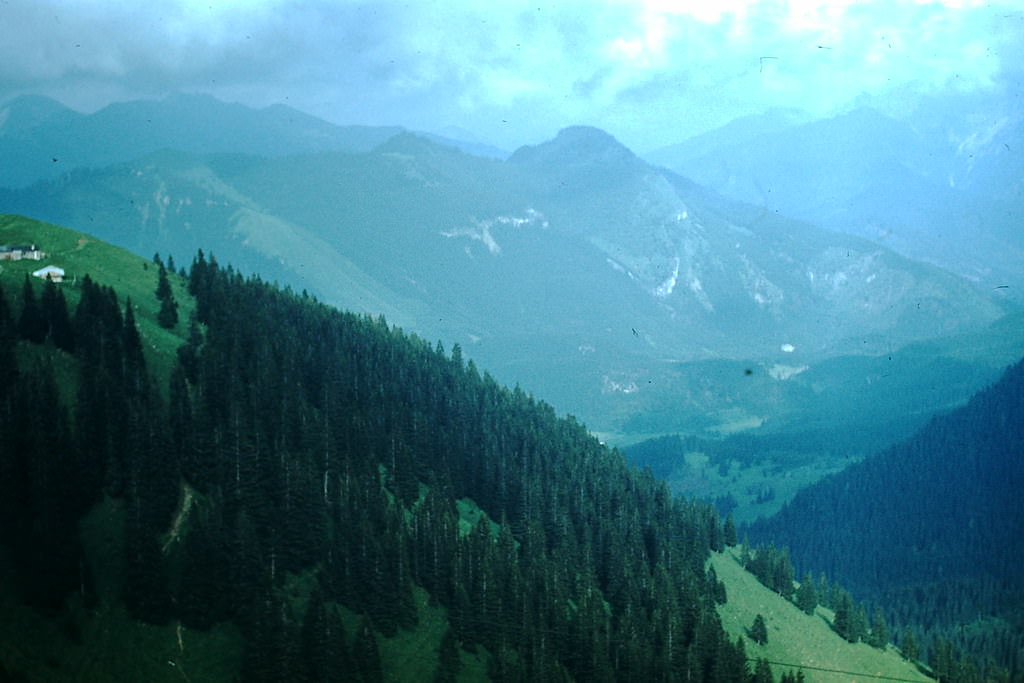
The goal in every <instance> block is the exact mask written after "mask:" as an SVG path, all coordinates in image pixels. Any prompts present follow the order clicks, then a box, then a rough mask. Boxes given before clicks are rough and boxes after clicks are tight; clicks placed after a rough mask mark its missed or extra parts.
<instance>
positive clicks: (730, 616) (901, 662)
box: [710, 548, 934, 683]
mask: <svg viewBox="0 0 1024 683" xmlns="http://www.w3.org/2000/svg"><path fill="white" fill-rule="evenodd" d="M738 552H739V551H738V549H736V548H729V549H727V550H725V551H724V552H721V553H712V555H711V559H710V565H711V566H712V567H714V569H715V573H716V574H717V575H718V578H719V580H721V581H722V582H723V583H724V584H725V590H726V595H727V596H728V601H727V602H726V603H725V604H723V605H719V607H718V613H719V615H720V616H721V619H722V626H723V627H724V628H725V630H726V632H727V633H729V635H730V636H732V637H733V638H737V637H739V636H743V637H744V641H745V643H744V644H745V645H746V651H747V656H748V657H750V658H751V659H759V658H764V659H767V660H768V661H769V662H770V663H772V669H773V670H774V671H775V674H776V677H778V676H779V675H781V674H782V673H783V672H785V671H788V670H797V669H802V670H803V672H804V675H805V676H806V677H807V680H808V681H820V682H821V683H832V682H835V683H840V682H843V683H849V681H865V682H868V681H873V680H879V681H884V680H890V681H893V680H895V681H931V680H934V679H932V678H929V677H928V676H926V675H924V674H922V673H921V672H920V671H919V670H918V668H917V667H916V666H915V665H914V664H912V663H910V662H908V661H907V660H905V659H903V657H902V656H901V655H900V654H899V651H898V650H896V649H895V648H894V647H893V646H892V645H890V646H888V647H887V648H886V649H885V650H879V649H877V648H874V647H871V646H870V645H868V644H867V643H863V642H860V643H849V642H847V641H846V640H844V639H843V638H841V637H840V636H839V635H838V634H837V633H836V632H835V631H833V630H832V626H831V620H832V618H833V616H834V615H833V613H832V611H831V610H828V609H826V608H824V607H821V606H818V608H817V609H816V611H815V613H814V614H812V615H809V614H805V613H803V612H801V611H800V610H799V609H798V608H797V606H796V605H794V604H793V603H792V602H790V601H789V600H786V599H784V598H783V597H782V596H780V595H779V594H778V593H775V592H774V591H772V590H770V589H769V588H767V587H766V586H764V585H763V584H762V583H761V582H760V581H758V580H757V578H756V577H755V576H754V575H753V574H751V573H750V572H748V571H747V570H745V569H744V568H743V567H742V566H741V565H740V563H739V561H738V560H737V554H738ZM758 614H760V615H761V616H762V617H763V618H764V620H765V624H766V625H767V627H768V640H767V642H766V643H765V644H764V645H759V644H757V643H755V642H754V641H753V640H752V639H751V638H750V636H749V635H748V633H747V630H748V629H749V628H750V626H751V624H753V623H754V619H755V617H756V616H757V615H758Z"/></svg>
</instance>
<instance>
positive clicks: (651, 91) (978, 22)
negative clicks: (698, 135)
mask: <svg viewBox="0 0 1024 683" xmlns="http://www.w3.org/2000/svg"><path fill="white" fill-rule="evenodd" d="M1022 16H1024V14H1022V13H1021V10H1020V8H1015V7H1014V6H1013V4H1007V5H996V4H992V3H979V2H976V1H969V0H955V1H953V0H947V1H946V2H892V1H891V0H871V1H868V2H863V1H860V0H857V1H855V0H830V1H828V2H823V1H821V0H763V1H760V2H745V1H742V0H720V1H718V2H706V1H705V0H647V1H646V2H635V1H627V0H612V1H608V2H599V3H598V2H591V1H586V2H584V1H583V0H568V1H565V2H556V3H551V2H542V1H541V0H534V2H530V3H525V2H500V3H494V2H490V1H485V0H450V1H449V2H447V3H444V4H435V3H426V2H414V3H407V4H403V3H399V2H397V1H396V0H388V1H379V2H369V3H357V2H350V1H347V0H346V1H331V0H314V1H312V2H302V3H298V2H293V1H290V0H287V1H286V0H281V1H273V2H269V1H268V2H256V1H253V0H218V1H217V2H210V1H209V0H203V1H202V2H200V1H198V0H151V2H147V3H133V2H110V1H108V0H103V1H101V0H79V1H74V2H73V1H72V0H40V1H38V2H33V3H27V2H22V3H11V2H8V3H0V25H3V26H5V27H6V28H8V30H7V31H6V32H5V40H4V41H2V42H0V100H2V99H6V98H7V97H10V96H12V95H14V94H18V93H21V92H30V91H31V92H42V93H49V94H59V95H61V96H62V97H64V98H66V99H67V100H68V101H69V103H70V104H72V105H79V106H89V105H92V106H99V105H100V104H103V103H104V102H105V101H106V100H108V99H110V98H113V97H132V96H154V95H159V94H161V93H163V92H167V91H171V90H184V91H203V92H210V93H212V94H215V95H219V96H222V97H229V98H233V99H238V100H240V101H243V102H246V103H248V104H253V105H265V104H270V103H272V102H277V101H287V102H288V103H290V104H293V105H294V106H297V107H299V108H305V109H308V110H311V111H312V113H315V114H318V115H321V116H325V117H328V118H332V119H334V120H337V121H339V122H359V123H375V122H376V123H404V124H406V125H410V126H414V127H425V128H430V127H441V126H444V125H450V124H454V125H460V126H462V127H465V128H470V129H475V130H477V131H479V132H481V133H483V134H484V135H485V136H489V137H491V138H494V139H497V140H498V141H499V142H500V143H502V144H506V145H509V146H512V145H515V144H518V143H522V142H535V141H537V140H538V139H540V138H541V137H546V136H548V135H550V134H551V133H553V132H554V131H555V130H557V129H558V128H560V127H562V126H565V125H570V124H574V123H592V124H595V125H599V126H602V127H606V128H609V129H610V130H611V131H612V132H613V133H615V134H616V135H617V136H618V137H620V139H622V140H623V141H624V142H626V143H627V144H630V145H632V146H638V147H644V146H651V145H653V144H656V143H668V142H672V141H673V140H672V138H673V137H674V138H675V139H680V138H682V137H685V136H686V135H688V134H692V133H694V132H697V131H699V130H701V129H703V128H707V127H710V126H713V125H720V124H722V123H724V122H725V121H727V120H729V119H730V118H733V117H735V116H738V115H743V114H747V113H753V112H756V111H760V110H763V109H764V108H767V107H771V106H793V107H801V108H805V109H808V110H811V111H813V112H818V113H824V112H827V111H828V110H829V109H831V108H833V107H836V106H839V105H842V104H843V103H844V102H847V101H849V100H851V99H853V98H855V97H857V96H858V95H859V94H860V93H862V92H868V93H873V94H882V93H884V92H885V91H887V90H889V89H897V88H904V87H908V86H910V87H913V88H917V89H923V90H927V89H929V88H948V87H957V88H960V89H971V88H979V87H988V86H990V85H991V84H993V83H995V82H997V81H999V79H1000V78H1001V76H1002V73H1003V71H1004V69H1005V68H1007V67H1008V66H1010V67H1014V66H1015V64H1016V63H1017V61H1018V59H1019V58H1020V57H1021V55H1020V52H1021V48H1020V47H1019V46H1020V45H1021V44H1022V43H1024V40H1022V39H1021V38H1022V34H1024V21H1022V19H1021V17H1022ZM769 57H770V58H772V59H763V58H769Z"/></svg>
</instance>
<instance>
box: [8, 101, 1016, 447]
mask: <svg viewBox="0 0 1024 683" xmlns="http://www.w3.org/2000/svg"><path fill="white" fill-rule="evenodd" d="M182 102H183V100H180V99H175V98H172V99H171V100H169V101H167V102H164V103H148V104H146V103H143V104H138V105H132V106H129V105H124V106H123V107H114V108H112V109H113V111H112V112H107V113H106V114H104V116H101V117H98V118H94V119H92V120H93V124H90V125H99V122H102V121H109V120H114V119H117V120H122V119H124V118H125V117H128V118H130V116H129V114H130V113H131V112H136V113H138V112H141V111H144V110H146V108H147V107H156V108H157V109H159V108H160V107H161V106H164V107H167V108H168V111H169V112H173V111H175V110H176V107H178V106H180V105H181V103H182ZM204 107H213V103H211V102H209V101H207V100H205V99H201V100H200V101H199V102H198V110H199V111H203V108H204ZM216 108H217V109H218V111H222V112H227V113H231V112H235V113H234V114H232V116H233V117H234V118H232V116H228V117H227V118H225V119H224V123H223V124H222V125H225V126H226V125H228V122H230V121H231V120H234V119H244V118H245V117H249V118H257V119H259V120H260V121H267V120H271V123H267V124H266V126H267V128H266V130H268V131H271V130H275V128H274V126H275V125H277V124H274V123H273V120H276V119H275V116H277V114H274V112H270V111H268V110H261V111H259V112H252V111H249V112H248V113H245V114H244V116H243V115H242V112H240V111H239V109H238V107H237V105H230V106H227V105H218V107H216ZM275 111H276V112H278V114H279V113H280V111H283V110H275ZM97 116H98V115H97ZM225 116H227V114H225ZM168 118H170V114H168V113H161V114H160V115H155V114H154V115H153V116H151V117H150V120H165V119H168ZM300 118H301V117H300ZM136 123H138V122H136ZM254 125H255V124H254ZM261 125H263V124H261ZM300 130H314V131H315V130H317V128H316V126H315V125H313V124H310V125H309V127H307V128H301V129H300ZM371 132H372V133H373V134H374V135H378V134H380V135H383V133H382V132H381V131H380V130H377V129H374V130H373V131H371ZM104 135H107V136H110V135H113V132H111V131H107V132H106V133H104ZM315 139H316V136H315V135H314V134H313V133H309V135H307V136H306V137H303V138H302V139H301V140H299V141H297V142H294V144H295V145H296V146H300V143H301V144H309V145H313V142H310V140H315ZM168 140H169V141H173V136H171V137H170V138H168ZM227 140H228V139H227V138H225V141H224V144H227ZM243 142H244V141H243ZM363 142H364V143H365V144H367V145H368V144H370V142H371V141H370V140H369V139H364V140H363ZM169 144H170V143H168V145H169ZM232 144H236V146H239V147H244V145H243V143H242V142H238V143H232ZM282 144H283V143H282ZM289 144H292V143H289ZM168 145H165V146H168ZM0 206H3V207H4V210H6V211H11V212H17V213H22V214H26V215H31V216H36V217H39V218H43V219H46V220H49V221H52V222H57V223H62V224H65V225H70V226H73V227H75V228H78V229H82V230H91V231H93V232H95V233H97V234H98V235H100V236H101V237H102V238H104V239H108V240H110V241H112V242H115V243H117V244H120V245H124V246H126V247H129V248H131V249H132V250H133V251H135V252H136V253H139V254H143V255H151V254H152V253H154V252H160V253H162V254H165V255H167V254H173V255H175V256H177V257H178V258H188V255H190V254H193V253H195V251H196V250H197V249H199V248H202V249H203V250H204V251H206V252H207V253H213V254H215V255H216V257H217V258H218V260H219V261H221V262H223V263H230V264H233V265H235V266H236V267H238V268H240V269H242V270H243V271H245V272H259V273H261V274H262V275H263V276H264V277H265V278H267V279H270V280H277V281H279V282H281V283H285V284H288V285H290V286H291V287H293V288H295V289H296V290H307V291H308V292H309V293H311V294H314V295H316V296H317V297H319V298H320V299H322V300H324V301H326V302H328V303H331V304H334V305H338V306H341V307H344V308H349V309H351V310H355V311H360V312H368V313H374V314H377V313H384V314H385V315H387V316H388V319H389V320H391V321H392V322H394V323H397V324H399V325H401V326H403V327H404V328H406V329H409V330H411V331H415V332H417V333H418V334H421V335H422V336H424V337H426V338H431V339H443V340H447V341H451V342H458V343H460V344H462V345H463V346H464V347H465V349H466V352H467V354H468V355H470V356H471V357H474V358H475V359H477V361H478V362H480V363H481V365H482V366H484V367H488V368H490V369H492V371H494V372H495V373H496V374H497V375H498V376H499V377H500V378H501V379H502V380H503V381H507V382H519V383H520V384H522V385H523V386H525V387H529V388H530V389H531V390H532V391H535V392H537V393H538V394H539V395H542V396H544V397H545V398H547V399H548V400H550V401H552V402H553V403H555V404H556V405H558V406H559V407H561V408H562V409H565V410H568V411H571V412H573V413H576V414H578V415H582V416H584V417H586V418H588V420H589V421H595V422H599V423H600V424H601V425H602V426H603V427H605V428H609V427H610V428H613V429H617V428H619V427H621V426H622V425H623V424H625V423H626V421H628V420H629V418H630V417H631V416H632V415H634V414H636V413H638V412H640V411H643V410H646V409H648V408H650V406H651V405H652V403H653V402H671V403H673V404H674V405H676V406H677V407H678V411H679V415H690V416H693V415H707V414H709V413H711V414H714V413H716V412H718V411H719V410H725V409H729V408H732V407H735V406H736V404H737V402H739V403H742V402H743V398H742V393H740V394H736V393H733V392H731V391H729V392H727V391H715V392H711V393H710V394H709V393H708V392H706V391H704V390H698V388H697V387H694V386H688V385H685V384H681V383H680V382H679V381H677V378H678V377H679V373H678V372H677V367H676V366H677V365H678V364H679V363H683V362H687V361H691V360H694V359H708V358H722V357H724V358H732V359H736V360H741V359H752V362H755V363H757V364H758V365H761V364H763V365H764V366H765V367H771V365H772V364H774V363H780V362H783V363H788V364H791V365H792V364H798V365H799V364H806V363H813V362H817V361H818V360H821V359H823V358H827V357H832V356H836V355H842V354H850V353H853V354H864V353H868V354H884V353H888V352H890V351H891V350H892V349H893V348H895V347H898V346H900V345H902V344H904V343H907V342H910V341H913V340H919V339H927V338H931V337H934V336H937V335H945V334H952V333H955V332H958V331H964V330H976V329H983V328H984V327H985V326H986V325H988V324H989V323H991V322H992V321H993V320H995V319H996V318H997V317H999V316H1000V315H1001V314H1002V313H1004V312H1005V311H1006V310H1007V309H1006V308H1005V307H1003V306H1002V305H1001V304H1000V303H999V302H998V301H997V300H995V299H994V298H993V297H992V296H990V295H989V294H988V293H985V292H981V291H978V290H977V289H975V288H973V287H972V286H971V285H970V284H968V283H966V282H965V281H963V280H961V279H958V278H956V277H954V276H951V275H949V274H948V273H945V272H943V271H941V270H939V269H937V268H934V267H932V266H927V265H922V264H920V263H915V262H912V261H909V260H907V259H904V258H902V257H899V256H897V255H896V254H894V253H892V252H890V251H888V250H886V249H884V248H882V247H879V246H878V245H875V244H871V243H869V242H867V241H864V240H862V239H858V238H856V237H851V236H848V235H843V234H840V233H835V232H830V231H826V230H822V229H819V228H816V227H814V226H811V225H809V224H806V223H801V222H798V221H792V220H789V219H786V218H782V217H780V216H778V215H775V214H773V213H770V212H766V211H764V210H763V209H759V208H757V207H754V206H750V205H744V204H741V203H738V202H735V201H732V200H727V199H724V198H722V197H721V196H719V195H717V194H715V193H714V192H711V191H708V190H706V189H704V188H702V187H700V186H698V185H696V184H695V183H693V182H691V181H689V180H687V179H685V178H683V177H681V176H679V175H677V174H675V173H672V172H670V171H666V170H665V169H662V168H658V167H655V166H652V165H650V164H649V163H647V162H645V161H643V160H641V159H640V158H638V157H637V156H636V155H635V154H634V153H633V152H632V151H630V150H629V149H628V148H626V147H625V146H623V145H622V144H621V143H619V142H618V141H617V140H616V139H615V138H614V137H613V136H611V135H609V134H608V133H606V132H604V131H600V130H598V129H594V128H588V127H583V126H581V127H573V128H568V129H566V130H564V131H562V132H561V133H559V134H558V135H557V136H556V137H555V138H554V139H553V140H551V141H548V142H545V143H542V144H539V145H534V146H529V147H524V148H522V149H520V150H517V151H516V152H515V153H514V154H512V155H511V156H510V157H509V158H508V159H507V160H506V161H502V160H500V159H496V158H484V157H478V156H474V155H471V154H467V153H465V152H464V151H461V150H460V149H458V148H456V147H453V146H449V145H442V144H438V143H436V142H433V141H431V140H429V139H426V138H424V137H422V136H418V135H415V134H412V133H408V132H401V133H398V134H395V135H390V136H387V137H386V139H384V140H383V141H381V142H379V144H376V145H375V146H373V147H372V149H369V150H362V151H352V150H349V151H343V150H333V151H332V150H330V149H326V150H323V149H320V150H318V151H310V152H302V153H295V154H286V155H271V154H259V155H257V154H253V153H251V152H246V151H245V150H244V149H241V150H236V151H234V152H232V153H225V154H196V153H194V152H190V151H189V150H188V149H185V150H184V151H162V152H151V153H149V154H148V155H145V156H140V157H137V158H135V159H133V160H130V161H126V162H123V163H119V164H115V165H111V166H106V167H103V168H97V169H92V170H86V169H80V170H78V171H74V172H71V173H69V174H67V175H65V176H63V177H61V178H59V179H55V180H52V181H48V182H43V183H38V184H36V185H33V186H31V187H29V188H24V189H21V190H8V191H4V192H0ZM769 416H770V415H769ZM769 416H755V417H756V419H760V420H761V421H764V420H765V419H768V417H769ZM673 419H675V420H676V424H677V425H678V424H682V423H683V422H685V421H686V420H688V419H689V418H688V417H680V418H673ZM702 419H703V418H702ZM680 420H681V421H682V422H680ZM668 428H669V429H672V427H671V426H669V427H668Z"/></svg>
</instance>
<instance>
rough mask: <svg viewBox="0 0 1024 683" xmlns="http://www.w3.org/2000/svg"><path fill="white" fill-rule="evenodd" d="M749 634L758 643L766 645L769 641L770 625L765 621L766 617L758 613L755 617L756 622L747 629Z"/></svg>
mask: <svg viewBox="0 0 1024 683" xmlns="http://www.w3.org/2000/svg"><path fill="white" fill-rule="evenodd" d="M747 635H749V636H750V639H751V640H753V641H754V642H755V643H757V644H758V645H764V644H765V643H767V642H768V625H767V624H765V622H764V617H763V616H761V615H760V614H758V615H757V616H756V617H754V623H753V624H751V625H750V628H749V629H747Z"/></svg>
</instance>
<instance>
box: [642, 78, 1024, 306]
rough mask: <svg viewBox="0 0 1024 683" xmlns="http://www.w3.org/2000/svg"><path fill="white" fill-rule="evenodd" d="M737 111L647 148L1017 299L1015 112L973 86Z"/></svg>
mask: <svg viewBox="0 0 1024 683" xmlns="http://www.w3.org/2000/svg"><path fill="white" fill-rule="evenodd" d="M872 104H873V103H872V102H864V103H862V105H861V106H859V107H857V108H854V109H851V110H850V111H846V112H842V113H839V114H837V115H835V116H833V117H831V118H825V119H819V120H813V121H808V120H804V119H801V118H800V117H798V116H793V117H791V118H789V119H787V118H785V117H784V116H780V115H779V114H778V113H771V112H769V113H767V114H765V115H762V116H757V117H748V118H746V119H737V120H736V121H733V122H732V123H730V124H728V125H727V126H725V127H723V128H721V129H719V130H718V131H712V132H709V133H706V134H704V135H702V136H699V137H698V138H695V139H693V140H691V141H686V142H683V143H680V144H677V145H673V146H670V147H666V148H663V149H659V150H654V151H652V152H650V153H649V154H647V155H646V156H647V158H648V159H650V160H651V161H653V162H654V163H658V164H662V165H665V166H668V167H670V168H672V169H674V170H676V171H678V172H680V173H682V174H684V175H686V176H688V177H691V178H693V179H694V180H696V181H697V182H699V183H701V184H702V185H705V186H707V187H709V188H712V189H714V190H717V191H719V192H721V193H723V194H725V195H727V196H729V197H732V198H735V199H740V200H742V201H746V202H749V203H751V204H754V205H759V206H763V207H765V209H766V210H770V211H779V212H781V213H783V214H785V215H788V216H793V217H795V218H800V219H803V220H807V221H811V222H813V223H816V224H818V225H821V226H823V227H826V228H830V229H835V230H840V231H843V232H847V233H850V234H855V235H859V236H862V237H866V238H868V239H871V240H873V241H875V242H877V243H879V244H883V245H886V246H888V247H890V248H892V249H894V250H895V251H897V252H899V253H902V254H905V255H908V256H910V257H912V258H915V259H920V260H926V261H929V262H931V263H936V264H938V265H940V266H942V267H943V268H945V269H947V270H950V271H951V272H955V273H958V274H960V275H963V276H965V277H969V278H971V279H972V280H975V281H977V282H979V283H983V284H984V285H985V286H989V287H994V286H999V285H1010V287H1009V289H1010V291H1008V292H1003V294H1004V295H1005V296H1009V297H1012V298H1015V299H1016V300H1017V301H1020V300H1021V297H1022V296H1024V295H1022V292H1024V279H1022V278H1024V276H1021V273H1022V272H1024V270H1022V269H1021V267H1020V264H1021V263H1024V237H1022V233H1021V231H1020V230H1019V229H1018V226H1019V225H1020V221H1021V219H1022V217H1024V183H1022V181H1021V178H1022V177H1024V176H1022V174H1021V164H1020V161H1019V156H1018V152H1016V151H1015V150H1019V149H1021V147H1022V146H1024V111H1021V110H1020V109H1019V107H1018V108H1017V109H1014V108H1013V107H1012V106H1011V107H1008V106H1007V105H1005V104H1004V103H1003V102H1001V101H999V100H995V99H992V98H989V97H986V96H983V95H979V96H973V97H972V96H967V95H964V96H960V97H947V98H944V99H942V98H938V97H935V98H930V99H928V98H920V99H919V101H918V103H917V108H916V110H915V111H913V112H912V113H910V114H908V115H906V117H905V118H904V119H897V118H894V117H893V116H890V115H886V114H884V113H883V112H882V111H880V110H878V109H876V108H874V107H873V106H871V105H872Z"/></svg>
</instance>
